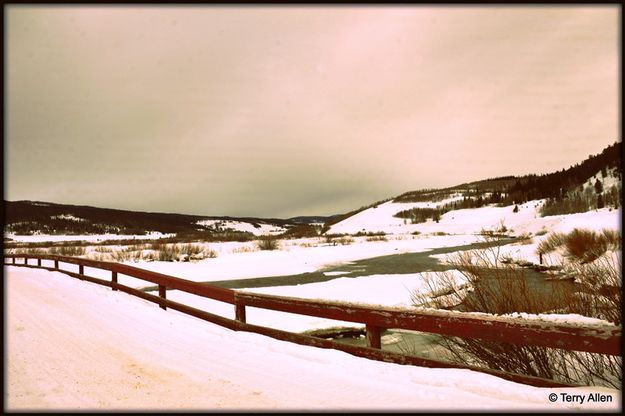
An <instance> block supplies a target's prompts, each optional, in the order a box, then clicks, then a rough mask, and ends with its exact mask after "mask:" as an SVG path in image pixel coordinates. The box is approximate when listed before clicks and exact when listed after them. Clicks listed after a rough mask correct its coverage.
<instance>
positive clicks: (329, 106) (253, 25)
mask: <svg viewBox="0 0 625 416" xmlns="http://www.w3.org/2000/svg"><path fill="white" fill-rule="evenodd" d="M4 11H5V14H4V16H5V36H4V46H5V66H4V76H5V115H4V117H5V134H4V161H5V167H4V174H5V183H4V186H5V195H4V198H5V200H10V201H16V200H37V201H48V202H58V203H68V204H77V205H92V206H99V207H107V208H120V209H131V210H141V211H154V212H177V213H185V214H198V215H230V216H259V217H272V218H289V217H293V216H299V215H332V214H338V213H344V212H347V211H351V210H353V209H356V208H359V207H361V206H364V205H369V204H371V203H373V202H376V201H379V200H381V199H385V198H389V197H393V196H397V195H399V194H401V193H403V192H407V191H411V190H416V189H422V188H435V187H446V186H453V185H457V184H460V183H464V182H468V181H471V180H479V179H485V178H491V177H497V176H504V175H523V174H529V173H537V174H540V173H548V172H551V171H554V170H559V169H562V168H567V167H569V166H570V165H572V164H575V163H578V162H581V161H582V160H583V159H585V158H586V157H588V156H589V155H591V154H597V153H599V152H601V150H603V149H604V148H605V147H607V146H608V145H610V144H612V143H614V142H615V141H617V140H619V141H620V140H621V137H620V118H619V114H620V96H619V91H620V82H621V80H620V75H619V72H620V65H621V57H620V54H619V53H620V25H621V22H620V19H619V15H620V7H619V6H617V5H607V6H606V5H604V6H588V5H576V6H571V5H568V6H557V7H546V6H530V5H522V6H521V5H517V6H438V7H437V6H425V5H409V6H401V7H400V6H208V5H205V6H97V5H82V6H71V7H70V6H50V5H47V6H46V5H8V6H5V8H4Z"/></svg>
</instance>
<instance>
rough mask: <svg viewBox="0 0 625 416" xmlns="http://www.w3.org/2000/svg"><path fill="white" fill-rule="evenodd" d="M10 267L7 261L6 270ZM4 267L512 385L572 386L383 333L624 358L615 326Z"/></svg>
mask: <svg viewBox="0 0 625 416" xmlns="http://www.w3.org/2000/svg"><path fill="white" fill-rule="evenodd" d="M7 260H10V261H9V262H8V263H7ZM18 260H19V261H18ZM29 260H36V264H31V263H29ZM43 260H47V261H52V262H53V264H54V267H46V266H44V265H43V264H42V261H43ZM60 263H68V264H74V265H78V273H76V272H72V271H69V270H66V269H61V268H60V267H59V266H60ZM4 264H5V265H14V266H20V267H33V268H41V269H45V270H50V271H59V272H62V273H65V274H68V275H70V276H72V277H76V278H79V279H82V280H86V281H90V282H92V283H97V284H101V285H104V286H108V287H110V288H112V289H113V290H119V291H123V292H126V293H128V294H131V295H134V296H138V297H140V298H143V299H146V300H149V301H151V302H154V303H156V304H158V305H159V306H160V307H161V308H163V309H167V308H171V309H175V310H178V311H180V312H183V313H186V314H189V315H192V316H195V317H198V318H200V319H204V320H206V321H209V322H212V323H215V324H218V325H221V326H224V327H226V328H229V329H232V330H235V331H248V332H255V333H259V334H263V335H267V336H270V337H273V338H277V339H281V340H286V341H290V342H295V343H298V344H303V345H311V346H315V347H321V348H332V349H338V350H342V351H345V352H347V353H350V354H352V355H357V356H361V357H366V358H370V359H376V360H381V361H388V362H394V363H400V364H413V365H420V366H425V367H434V368H465V369H471V370H476V371H480V372H484V373H489V374H493V375H496V376H499V377H502V378H505V379H508V380H511V381H515V382H520V383H525V384H530V385H534V386H540V387H563V386H571V384H565V383H561V382H557V381H554V380H549V379H543V378H538V377H531V376H526V375H522V374H515V373H508V372H504V371H499V370H492V369H485V368H481V367H475V366H470V365H461V364H455V363H449V362H445V361H439V360H432V359H425V358H421V357H415V356H409V355H403V354H398V353H393V352H390V351H384V350H382V349H381V338H380V337H381V333H382V331H383V330H385V329H391V328H396V329H407V330H413V331H420V332H429V333H435V334H440V335H446V336H455V337H460V338H477V339H482V340H485V341H492V342H502V343H509V344H516V345H525V346H530V345H531V346H541V347H551V348H560V349H564V350H569V351H582V352H591V353H599V354H608V355H620V354H621V327H620V326H616V325H611V326H608V325H602V326H588V327H580V326H579V325H575V324H569V323H555V322H547V321H542V320H532V319H514V318H505V317H495V316H489V315H484V314H472V313H461V312H451V311H436V310H432V311H423V310H412V309H400V308H389V307H379V306H373V305H355V304H351V303H346V302H336V301H319V300H307V299H299V298H291V297H284V296H275V295H266V294H258V293H249V292H243V291H235V290H231V289H224V288H221V287H217V286H212V285H210V284H206V283H198V282H193V281H189V280H185V279H181V278H178V277H174V276H169V275H166V274H162V273H157V272H153V271H149V270H144V269H140V268H137V267H132V266H129V265H126V264H120V263H112V262H103V261H96V260H89V259H83V258H77V257H64V256H56V255H36V254H10V255H5V256H4ZM85 267H91V268H96V269H101V270H107V271H110V272H111V280H110V281H109V280H105V279H101V278H96V277H92V276H88V275H85V273H84V268H85ZM119 274H123V275H126V276H130V277H134V278H137V279H140V280H144V281H147V282H151V283H154V284H156V285H158V288H159V291H158V292H159V295H158V296H157V295H153V294H150V293H147V292H144V291H141V290H138V289H135V288H132V287H129V286H125V285H122V284H120V283H119V282H118V275H119ZM168 289H175V290H180V291H183V292H187V293H191V294H194V295H197V296H202V297H205V298H209V299H214V300H218V301H221V302H225V303H229V304H232V305H234V308H235V319H234V320H232V319H229V318H225V317H222V316H219V315H215V314H212V313H209V312H206V311H203V310H200V309H197V308H193V307H190V306H188V305H184V304H181V303H178V302H174V301H171V300H168V299H167V298H166V293H167V290H168ZM247 306H249V307H256V308H262V309H269V310H274V311H280V312H289V313H294V314H299V315H308V316H315V317H319V318H327V319H334V320H340V321H348V322H355V323H360V324H364V325H365V328H366V339H367V347H360V346H354V345H347V344H342V343H339V342H336V341H332V340H327V339H323V338H318V337H313V336H308V335H303V334H298V333H292V332H287V331H282V330H278V329H274V328H267V327H263V326H258V325H253V324H250V323H248V322H246V307H247Z"/></svg>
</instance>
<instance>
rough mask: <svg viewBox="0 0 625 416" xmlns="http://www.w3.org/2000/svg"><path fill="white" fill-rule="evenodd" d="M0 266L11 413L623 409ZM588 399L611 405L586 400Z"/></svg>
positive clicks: (611, 393)
mask: <svg viewBox="0 0 625 416" xmlns="http://www.w3.org/2000/svg"><path fill="white" fill-rule="evenodd" d="M4 271H5V290H6V292H5V293H6V300H7V306H6V312H7V317H6V322H5V325H6V326H5V328H6V335H7V337H6V347H7V349H6V353H7V355H6V357H5V359H6V360H7V361H6V364H7V367H6V375H5V376H6V381H7V383H6V387H5V388H6V390H5V395H6V396H5V400H6V401H5V406H6V408H7V410H12V411H15V410H35V411H37V410H61V411H68V410H69V411H71V410H82V411H88V410H133V409H134V410H140V409H141V410H187V409H188V410H205V411H210V410H225V409H233V410H236V409H239V410H241V409H246V410H256V409H265V410H385V411H389V410H404V411H415V412H421V411H445V410H450V411H453V410H456V411H459V410H480V411H523V410H526V411H536V410H542V411H590V410H610V411H618V410H619V409H621V407H622V403H621V395H620V392H619V391H617V390H614V389H608V388H599V387H592V388H591V387H587V388H586V387H585V388H557V389H555V388H537V387H531V386H526V385H522V384H518V383H513V382H509V381H505V380H502V379H500V378H497V377H494V376H490V375H486V374H482V373H478V372H473V371H469V370H457V369H428V368H421V367H416V366H402V365H397V364H391V363H384V362H378V361H372V360H367V359H364V358H358V357H353V356H350V355H348V354H346V353H343V352H340V351H335V350H323V349H317V348H313V347H305V346H300V345H296V344H291V343H287V342H282V341H277V340H274V339H271V338H268V337H264V336H261V335H257V334H249V333H236V332H232V331H229V330H227V329H224V328H221V327H219V326H216V325H213V324H210V323H207V322H204V321H201V320H198V319H195V318H193V317H189V316H186V315H183V314H180V313H177V312H175V311H171V310H168V311H163V310H161V309H160V308H158V307H156V306H155V305H154V304H151V303H149V302H146V301H144V300H141V299H138V298H135V297H132V296H129V295H127V294H125V293H121V292H113V291H111V290H110V289H108V288H105V287H102V286H97V285H94V284H90V283H86V282H81V281H78V280H76V279H73V278H70V277H68V276H66V275H63V274H61V273H57V272H48V271H42V270H32V269H20V268H16V267H10V266H7V267H5V269H4ZM591 393H599V394H602V395H603V396H601V397H605V398H607V400H610V402H604V403H601V402H596V401H594V402H589V398H590V397H591V396H590V394H591ZM550 395H554V396H552V399H553V397H555V402H553V401H551V400H550ZM573 397H575V401H573V399H572V398H573ZM592 397H593V398H596V397H598V396H592ZM567 398H568V399H569V401H567V400H566V399H567ZM582 398H583V399H584V401H583V403H582V402H581V399H582Z"/></svg>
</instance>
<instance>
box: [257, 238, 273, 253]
mask: <svg viewBox="0 0 625 416" xmlns="http://www.w3.org/2000/svg"><path fill="white" fill-rule="evenodd" d="M257 244H258V248H259V249H261V250H276V249H277V248H278V239H277V238H276V237H273V236H270V235H267V236H263V237H261V238H260V239H259V240H258V243H257Z"/></svg>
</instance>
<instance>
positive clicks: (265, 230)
mask: <svg viewBox="0 0 625 416" xmlns="http://www.w3.org/2000/svg"><path fill="white" fill-rule="evenodd" d="M196 224H197V225H202V226H205V227H209V228H215V227H219V228H223V229H231V230H234V231H242V232H248V233H252V234H254V235H268V234H270V235H276V234H281V233H283V232H284V231H286V228H284V227H278V226H276V225H271V224H264V223H258V227H255V226H254V224H252V223H249V222H243V221H234V220H201V221H198V222H196Z"/></svg>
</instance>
